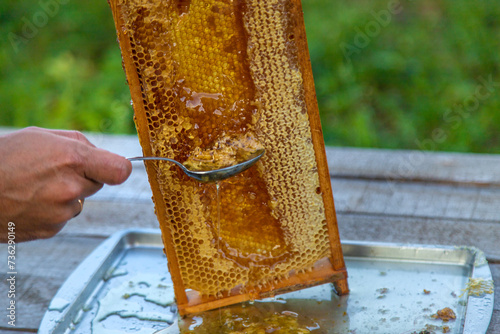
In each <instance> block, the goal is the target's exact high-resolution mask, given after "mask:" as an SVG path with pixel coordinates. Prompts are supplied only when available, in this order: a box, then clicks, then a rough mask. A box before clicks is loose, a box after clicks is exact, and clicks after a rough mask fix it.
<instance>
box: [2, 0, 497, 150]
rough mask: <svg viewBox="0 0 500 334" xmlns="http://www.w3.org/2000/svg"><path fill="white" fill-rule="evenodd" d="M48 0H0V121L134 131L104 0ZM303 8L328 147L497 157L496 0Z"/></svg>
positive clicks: (321, 2) (375, 0)
mask: <svg viewBox="0 0 500 334" xmlns="http://www.w3.org/2000/svg"><path fill="white" fill-rule="evenodd" d="M61 2H66V1H61ZM47 3H56V4H57V3H59V1H58V0H45V1H35V0H26V1H22V2H12V1H3V2H1V3H0V36H2V38H1V39H0V76H1V80H0V106H1V111H0V125H2V126H17V127H24V126H28V125H38V126H43V127H51V128H71V129H78V130H87V131H99V132H107V133H135V130H134V126H133V122H132V108H131V106H130V94H129V92H128V87H127V85H126V83H125V77H124V74H123V71H122V68H121V59H120V53H119V48H118V45H117V42H116V35H115V32H114V26H113V20H112V16H111V11H110V9H109V8H108V4H107V2H106V1H104V0H88V1H85V2H76V1H67V3H66V4H59V5H58V6H55V7H52V8H49V10H44V6H43V4H47ZM395 3H398V4H399V6H397V7H391V5H392V4H395ZM303 7H304V16H305V21H306V29H307V33H308V41H309V49H310V53H311V61H312V64H313V72H314V76H315V82H316V91H317V95H318V102H319V105H320V113H321V118H322V124H323V130H324V135H325V141H326V143H327V144H328V145H338V146H361V147H381V148H394V149H395V148H403V149H420V148H423V149H435V150H446V151H458V152H487V153H500V140H499V134H500V113H499V112H498V110H499V109H500V108H499V107H500V94H499V92H500V70H499V65H500V52H498V41H499V40H500V6H499V5H498V2H497V1H496V0H484V1H478V2H473V1H467V0H419V1H416V0H400V1H399V2H398V1H397V0H355V1H331V0H303ZM45 8H46V6H45ZM47 12H49V14H50V15H49V14H46V18H47V19H46V20H45V21H46V22H44V20H42V19H43V13H47ZM37 20H38V21H37ZM26 22H31V23H33V24H34V23H38V26H39V27H37V26H35V28H36V29H35V30H36V32H34V31H29V29H28V30H27V23H26ZM42 23H43V24H42ZM16 36H17V37H20V38H16ZM27 37H29V38H27ZM497 83H498V84H497Z"/></svg>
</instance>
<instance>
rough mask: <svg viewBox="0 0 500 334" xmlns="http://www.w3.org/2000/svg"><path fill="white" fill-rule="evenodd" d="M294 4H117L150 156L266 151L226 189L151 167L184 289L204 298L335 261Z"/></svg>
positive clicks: (128, 0)
mask: <svg viewBox="0 0 500 334" xmlns="http://www.w3.org/2000/svg"><path fill="white" fill-rule="evenodd" d="M113 3H115V4H114V5H113ZM290 6H291V2H290V1H288V0H266V1H261V0H247V1H231V0H202V1H199V0H198V1H197V0H191V1H188V0H184V1H180V0H177V1H172V0H163V1H154V0H115V1H112V8H113V9H114V14H115V16H116V15H118V16H120V22H122V24H121V25H120V26H117V29H118V30H119V35H120V33H123V35H124V36H125V37H126V38H128V41H127V42H128V43H129V47H130V50H131V52H130V57H131V58H132V62H133V67H134V71H135V73H136V75H137V78H138V82H139V86H140V87H139V88H140V91H139V90H137V89H138V88H137V87H132V86H131V91H132V92H134V89H135V92H138V94H139V96H140V97H141V98H136V99H135V100H134V101H133V102H134V109H135V112H136V116H135V118H136V124H137V127H138V132H139V137H140V140H141V145H142V146H143V149H144V152H145V153H151V154H153V155H155V156H163V157H169V158H173V159H176V160H178V161H181V162H185V161H187V160H188V159H192V158H193V157H197V156H207V155H209V156H211V157H214V156H216V155H217V154H219V153H220V155H222V156H224V154H226V153H225V152H232V151H234V149H237V148H241V147H247V146H248V147H250V148H265V149H266V154H265V156H264V157H263V158H262V159H261V160H260V161H259V162H258V163H257V165H256V166H254V167H252V168H250V169H249V170H247V171H245V172H243V173H242V174H240V175H238V176H236V177H234V178H230V179H228V180H225V181H223V182H220V183H219V185H218V186H217V185H216V184H204V183H199V182H197V181H194V180H192V179H189V178H188V177H187V176H186V175H184V174H183V173H182V172H181V171H180V170H179V168H178V167H176V166H174V165H172V164H169V163H167V162H148V164H152V165H150V166H148V173H149V177H150V181H151V182H152V186H153V190H154V188H155V185H157V186H158V190H159V191H158V192H154V194H155V195H154V198H153V200H154V202H155V206H156V212H157V214H158V219H159V221H160V227H161V229H162V234H163V238H164V242H165V243H168V242H172V244H173V248H174V250H175V256H176V260H177V264H178V268H179V271H180V275H181V278H182V283H183V285H184V288H185V289H192V290H195V291H197V292H198V293H199V294H200V295H203V296H212V297H218V296H221V295H222V294H229V293H230V291H232V290H233V289H234V288H236V287H239V290H238V291H240V292H241V293H243V292H251V291H255V290H259V289H261V288H262V287H264V286H272V285H274V284H277V283H278V282H280V281H281V280H284V279H287V277H288V276H289V274H290V273H291V272H302V271H307V270H310V268H312V266H313V264H314V263H316V262H317V261H318V260H320V259H322V258H324V257H329V256H331V250H330V241H329V234H328V226H327V222H326V217H325V209H324V203H323V197H322V189H321V186H320V181H319V176H318V167H317V162H316V156H315V150H314V147H313V141H312V134H311V129H310V123H309V116H308V112H307V106H306V103H305V97H304V85H303V77H302V74H301V68H300V65H299V60H298V57H297V48H298V46H297V43H296V40H295V35H294V33H293V31H294V30H293V26H294V25H295V24H296V22H295V21H294V20H296V17H293V16H290V15H288V14H287V13H289V12H290V11H289V7H290ZM120 30H121V32H120ZM121 46H122V48H123V45H121ZM127 56H128V54H127ZM136 95H137V94H136ZM133 96H134V94H133ZM138 112H140V113H144V114H141V115H138V114H137V113H138ZM144 116H145V117H144ZM142 119H144V120H145V121H144V122H143V121H141V120H142ZM220 159H222V158H220ZM220 159H219V158H214V161H217V160H220ZM160 209H161V210H160ZM170 260H171V259H169V261H170ZM233 293H234V292H233Z"/></svg>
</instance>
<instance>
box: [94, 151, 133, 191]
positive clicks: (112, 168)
mask: <svg viewBox="0 0 500 334" xmlns="http://www.w3.org/2000/svg"><path fill="white" fill-rule="evenodd" d="M131 172H132V164H131V163H130V161H128V160H127V159H126V158H124V157H122V156H120V155H118V154H114V153H111V152H108V151H106V150H103V149H99V148H94V149H90V150H88V151H87V154H86V155H85V160H84V175H85V177H86V178H88V179H91V180H94V181H96V182H98V183H105V184H110V185H114V184H120V183H123V182H125V180H126V179H127V178H128V177H129V176H130V173H131Z"/></svg>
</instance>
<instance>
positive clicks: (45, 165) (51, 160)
mask: <svg viewBox="0 0 500 334" xmlns="http://www.w3.org/2000/svg"><path fill="white" fill-rule="evenodd" d="M0 159H1V160H0V242H6V241H7V225H8V223H9V222H13V223H14V224H15V232H16V241H26V240H33V239H39V238H49V237H52V236H54V235H55V234H56V233H57V232H59V231H60V230H61V229H62V228H63V227H64V225H65V224H66V222H67V221H68V220H69V219H71V218H73V217H75V216H77V215H78V214H79V213H80V211H81V209H82V207H81V203H80V202H79V200H83V199H84V198H85V197H88V196H90V195H92V194H94V193H96V192H97V191H98V190H99V189H101V188H102V186H103V184H110V185H113V184H120V183H122V182H124V181H125V180H126V179H127V178H128V176H129V175H130V173H131V171H132V165H131V164H130V162H129V161H128V160H127V159H125V158H124V157H121V156H119V155H116V154H113V153H110V152H108V151H105V150H102V149H99V148H96V147H95V146H94V145H92V144H91V143H90V142H89V141H88V140H87V139H86V138H85V136H84V135H82V134H81V133H80V132H77V131H63V130H47V129H41V128H36V127H30V128H26V129H23V130H19V131H16V132H13V133H11V134H7V135H5V136H0Z"/></svg>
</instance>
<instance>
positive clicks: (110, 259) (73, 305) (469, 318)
mask: <svg viewBox="0 0 500 334" xmlns="http://www.w3.org/2000/svg"><path fill="white" fill-rule="evenodd" d="M151 236H154V237H156V236H157V237H158V242H156V243H154V244H153V243H151V242H150V241H148V242H144V240H147V239H146V238H148V237H151ZM341 244H342V248H343V252H344V257H345V258H346V259H349V258H356V257H364V258H373V259H374V260H403V261H404V260H405V258H402V257H401V256H394V255H391V254H395V253H394V252H391V251H392V250H394V249H398V250H403V251H406V252H409V253H411V252H417V253H420V255H421V256H423V257H424V259H422V260H420V262H433V263H439V264H443V265H446V264H450V265H463V266H470V269H471V271H470V276H469V278H483V279H485V280H488V279H489V280H493V278H492V275H491V270H490V268H489V266H488V263H487V262H485V263H481V264H479V265H476V263H475V262H476V260H477V257H478V256H481V254H480V253H482V252H481V251H480V250H479V249H478V248H476V247H468V246H444V245H423V244H410V243H385V242H378V241H376V242H373V241H354V240H341ZM134 247H143V248H147V247H151V248H158V247H162V248H163V243H162V240H161V231H160V229H152V228H130V229H125V230H121V231H118V232H115V233H113V234H112V235H111V236H110V237H108V238H107V239H106V240H104V241H103V242H102V243H101V244H100V245H99V246H97V247H96V248H95V249H94V250H93V251H92V252H91V253H90V254H89V255H88V256H87V257H86V258H85V259H84V260H83V261H82V262H81V263H80V264H79V265H78V267H76V269H75V270H74V271H73V272H72V273H71V274H70V275H69V276H68V278H67V279H66V280H65V281H64V283H63V284H62V285H61V287H60V288H59V290H58V291H57V292H56V294H55V295H54V296H53V297H52V300H51V303H50V304H52V301H54V300H56V299H58V300H65V301H67V302H68V305H67V306H66V307H64V309H63V310H62V311H58V310H50V309H49V308H48V309H47V310H46V312H45V314H44V316H43V318H42V321H41V322H40V326H39V330H38V333H39V334H50V333H55V331H56V330H57V329H58V328H61V326H62V327H63V328H64V329H65V330H64V331H62V332H61V333H66V332H67V329H68V328H69V326H70V324H71V322H72V321H73V320H74V319H75V318H77V317H78V315H79V314H78V313H81V312H82V310H81V309H82V306H84V305H85V304H83V303H85V302H87V301H88V300H89V299H90V298H91V297H92V292H95V291H96V290H98V289H97V288H96V287H97V286H98V284H103V282H102V277H103V276H104V275H105V273H106V272H107V270H108V267H109V266H110V265H111V264H113V263H115V262H118V261H119V260H120V259H121V256H123V254H122V253H123V251H124V250H126V249H130V248H134ZM356 248H357V249H358V250H362V251H363V250H364V251H366V250H367V249H370V248H371V249H372V250H373V249H375V250H382V251H385V252H387V255H383V254H382V256H381V254H380V252H379V254H377V253H366V252H365V253H363V252H361V253H360V254H355V255H352V253H353V251H352V250H353V249H356ZM443 251H444V252H443ZM433 254H452V255H457V257H455V261H450V260H449V259H448V261H446V259H442V258H440V259H431V258H430V257H431V256H432V255H433ZM482 256H484V255H482ZM406 260H408V261H410V262H415V261H411V260H410V259H406ZM95 281H98V283H97V285H95ZM92 283H94V287H93V288H92V289H91V290H90V291H88V289H90V288H91V287H90V286H91V284H92ZM493 301H494V293H492V294H486V295H484V296H482V297H481V298H477V297H474V296H468V298H467V306H466V311H465V321H464V324H463V332H462V333H464V334H478V333H486V331H487V330H488V326H489V323H490V321H491V316H492V314H493V306H494V303H493ZM50 304H49V305H50ZM49 307H50V306H49ZM479 308H481V309H482V310H483V312H482V314H483V317H482V318H481V319H476V317H474V316H473V315H474V313H475V312H476V311H477V310H478V309H479ZM485 318H486V319H487V322H486V321H485V320H484V319H485ZM481 320H482V321H481Z"/></svg>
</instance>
